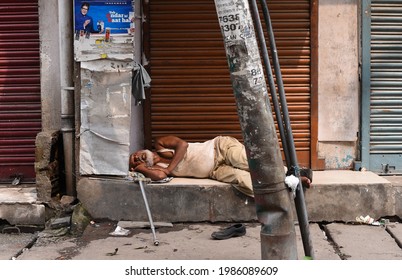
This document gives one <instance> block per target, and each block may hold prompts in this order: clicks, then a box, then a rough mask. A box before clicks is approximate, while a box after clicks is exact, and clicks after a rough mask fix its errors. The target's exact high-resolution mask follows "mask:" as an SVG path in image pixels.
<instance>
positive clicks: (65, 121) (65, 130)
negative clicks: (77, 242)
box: [58, 0, 77, 196]
mask: <svg viewBox="0 0 402 280" xmlns="http://www.w3.org/2000/svg"><path fill="white" fill-rule="evenodd" d="M72 10H73V7H72V4H71V1H68V0H58V13H59V41H60V42H59V43H60V80H61V82H60V86H61V126H62V127H61V132H62V135H63V151H64V165H65V179H66V193H67V194H68V195H71V196H76V195H77V191H76V189H75V177H74V166H75V163H74V162H75V160H74V159H75V157H74V143H75V140H74V139H75V128H74V86H73V85H74V82H73V72H74V71H73V70H74V69H73V61H74V57H73V43H72V42H73V19H72V15H73V11H72Z"/></svg>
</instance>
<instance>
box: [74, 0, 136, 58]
mask: <svg viewBox="0 0 402 280" xmlns="http://www.w3.org/2000/svg"><path fill="white" fill-rule="evenodd" d="M134 1H135V0H86V1H84V0H75V1H74V56H75V60H76V61H89V60H95V59H105V58H112V59H124V58H127V57H128V58H132V55H133V44H134V40H133V38H134V33H135V22H134V18H135V17H134V15H135V10H134Z"/></svg>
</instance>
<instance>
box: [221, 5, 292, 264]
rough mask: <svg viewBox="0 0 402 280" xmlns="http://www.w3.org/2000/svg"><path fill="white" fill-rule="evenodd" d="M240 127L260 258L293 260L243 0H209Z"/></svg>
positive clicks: (271, 129)
mask: <svg viewBox="0 0 402 280" xmlns="http://www.w3.org/2000/svg"><path fill="white" fill-rule="evenodd" d="M215 7H216V11H217V15H218V19H219V24H220V27H221V31H222V36H223V38H224V44H225V50H226V55H227V59H228V65H229V70H230V77H231V81H232V87H233V91H234V96H235V99H236V105H237V110H238V115H239V120H240V126H241V128H242V135H243V140H244V145H245V148H246V153H247V158H248V163H249V168H250V174H251V179H252V183H253V191H254V198H255V204H256V212H257V218H258V220H259V221H260V222H261V257H262V259H287V260H290V259H297V246H296V234H295V228H294V221H293V212H292V207H291V198H290V192H289V190H288V188H287V187H286V186H285V183H284V179H285V178H284V177H285V176H284V170H283V161H282V155H281V153H280V148H279V142H278V138H277V134H276V128H275V123H274V120H273V117H272V114H271V111H270V110H267V108H270V107H269V105H268V103H269V98H268V97H267V95H268V93H267V87H266V84H265V78H264V71H263V67H262V65H261V59H260V53H259V49H258V44H257V40H256V36H255V32H254V25H253V20H252V17H251V14H250V9H249V5H248V2H247V1H246V0H237V1H233V0H215Z"/></svg>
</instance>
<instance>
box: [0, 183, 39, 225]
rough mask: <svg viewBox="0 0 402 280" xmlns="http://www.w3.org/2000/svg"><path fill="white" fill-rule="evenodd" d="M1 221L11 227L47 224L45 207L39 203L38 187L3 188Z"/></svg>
mask: <svg viewBox="0 0 402 280" xmlns="http://www.w3.org/2000/svg"><path fill="white" fill-rule="evenodd" d="M0 219H2V220H6V221H7V222H8V223H9V224H11V225H40V226H43V225H44V224H45V206H44V205H43V204H41V203H39V202H38V199H37V192H36V187H27V186H17V187H14V186H12V187H10V186H1V187H0Z"/></svg>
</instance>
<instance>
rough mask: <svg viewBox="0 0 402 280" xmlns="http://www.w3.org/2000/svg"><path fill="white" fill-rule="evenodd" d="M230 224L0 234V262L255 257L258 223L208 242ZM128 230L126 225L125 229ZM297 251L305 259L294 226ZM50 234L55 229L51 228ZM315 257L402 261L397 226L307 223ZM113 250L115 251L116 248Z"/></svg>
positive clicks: (401, 231)
mask: <svg viewBox="0 0 402 280" xmlns="http://www.w3.org/2000/svg"><path fill="white" fill-rule="evenodd" d="M229 225H230V224H226V223H219V224H211V223H195V224H173V227H160V228H157V229H156V237H157V239H158V241H159V245H158V246H155V245H154V244H153V235H152V231H151V229H149V228H141V229H140V228H129V229H128V230H130V234H128V235H127V236H111V235H110V233H111V232H113V231H114V230H115V229H116V227H117V223H116V222H111V221H103V222H98V223H95V224H93V225H90V226H88V227H87V228H86V230H85V232H84V234H83V235H82V236H80V237H72V236H68V235H64V236H59V237H58V236H57V234H52V232H50V231H47V230H45V231H43V232H41V233H40V234H0V260H10V259H16V260H260V259H261V252H260V251H261V244H260V226H259V224H258V223H246V224H245V225H246V228H247V233H246V235H244V236H242V237H236V238H231V239H228V240H219V241H218V240H213V239H211V233H212V232H214V231H217V230H220V229H221V228H223V227H227V226H229ZM126 229H127V228H126ZM295 229H296V233H297V251H298V256H299V259H300V260H301V259H303V258H304V254H303V247H302V240H301V236H300V231H299V227H298V226H297V225H296V226H295ZM53 233H54V232H53ZM310 236H311V240H312V244H313V249H314V254H315V259H316V260H384V259H389V260H402V249H401V247H400V246H401V241H402V224H399V223H390V224H388V225H387V226H386V227H385V226H372V225H355V224H344V223H330V224H318V223H311V224H310ZM116 249H117V251H116Z"/></svg>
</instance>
